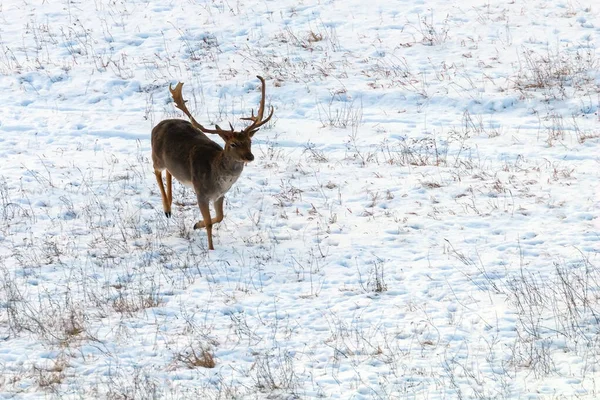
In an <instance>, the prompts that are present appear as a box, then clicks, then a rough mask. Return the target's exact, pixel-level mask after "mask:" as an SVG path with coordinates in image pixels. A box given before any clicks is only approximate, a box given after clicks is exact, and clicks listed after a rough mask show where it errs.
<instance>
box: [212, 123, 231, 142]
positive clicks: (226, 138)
mask: <svg viewBox="0 0 600 400" xmlns="http://www.w3.org/2000/svg"><path fill="white" fill-rule="evenodd" d="M215 128H217V130H218V131H219V132H218V134H219V136H221V139H223V140H224V141H226V142H228V141H230V140H231V139H233V136H234V135H235V133H234V132H233V129H232V130H231V131H224V130H222V129H221V128H220V127H219V125H215Z"/></svg>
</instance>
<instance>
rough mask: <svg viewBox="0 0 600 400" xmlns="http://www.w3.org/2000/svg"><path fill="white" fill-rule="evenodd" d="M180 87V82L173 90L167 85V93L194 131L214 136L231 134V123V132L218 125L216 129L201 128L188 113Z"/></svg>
mask: <svg viewBox="0 0 600 400" xmlns="http://www.w3.org/2000/svg"><path fill="white" fill-rule="evenodd" d="M182 87H183V83H182V82H178V83H177V85H175V89H173V88H172V87H171V84H169V91H170V92H171V97H173V101H174V102H175V107H177V108H179V109H180V110H181V111H183V113H184V114H185V115H187V117H188V118H189V119H190V122H191V123H192V126H194V127H195V128H196V129H199V130H200V131H202V132H204V133H214V134H222V133H233V125H231V123H229V126H230V127H231V131H226V130H224V129H221V128H220V127H219V125H215V128H217V129H207V128H205V127H203V126H202V125H200V124H199V123H198V121H196V119H195V118H194V117H193V116H192V114H191V113H190V111H189V110H188V109H187V107H186V105H185V103H186V102H187V100H184V99H183V95H182V94H181V88H182Z"/></svg>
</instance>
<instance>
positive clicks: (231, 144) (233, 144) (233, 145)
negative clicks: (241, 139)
mask: <svg viewBox="0 0 600 400" xmlns="http://www.w3.org/2000/svg"><path fill="white" fill-rule="evenodd" d="M229 145H230V146H231V147H237V143H230V144H229Z"/></svg>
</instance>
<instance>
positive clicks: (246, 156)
mask: <svg viewBox="0 0 600 400" xmlns="http://www.w3.org/2000/svg"><path fill="white" fill-rule="evenodd" d="M244 158H245V159H246V161H254V154H252V153H246V154H245V155H244Z"/></svg>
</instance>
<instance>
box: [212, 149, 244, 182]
mask: <svg viewBox="0 0 600 400" xmlns="http://www.w3.org/2000/svg"><path fill="white" fill-rule="evenodd" d="M244 164H245V163H244V162H243V161H240V160H238V159H236V158H234V157H232V156H231V155H230V154H229V152H228V151H227V150H223V151H222V152H221V154H220V157H218V159H217V166H218V168H219V169H220V170H221V171H223V172H224V173H226V174H228V175H231V176H239V175H240V174H241V173H242V171H243V170H244Z"/></svg>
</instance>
